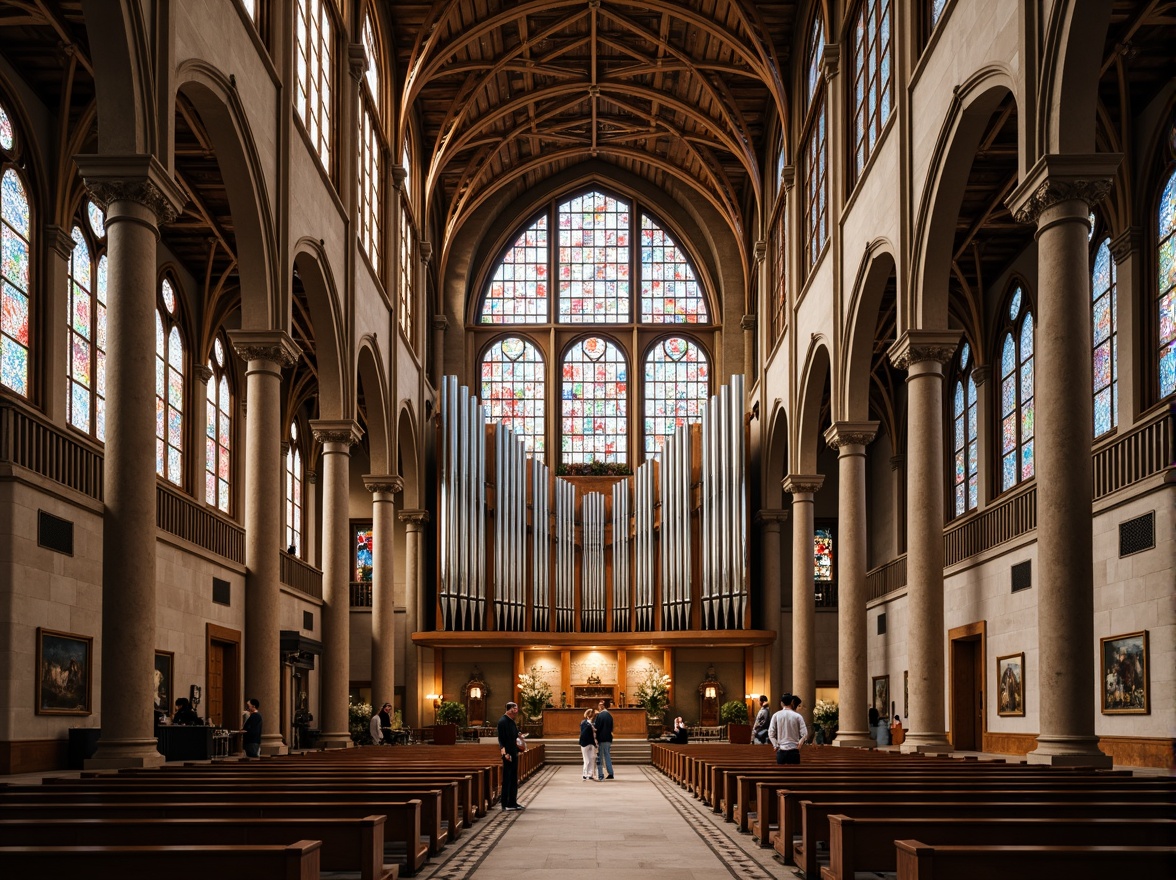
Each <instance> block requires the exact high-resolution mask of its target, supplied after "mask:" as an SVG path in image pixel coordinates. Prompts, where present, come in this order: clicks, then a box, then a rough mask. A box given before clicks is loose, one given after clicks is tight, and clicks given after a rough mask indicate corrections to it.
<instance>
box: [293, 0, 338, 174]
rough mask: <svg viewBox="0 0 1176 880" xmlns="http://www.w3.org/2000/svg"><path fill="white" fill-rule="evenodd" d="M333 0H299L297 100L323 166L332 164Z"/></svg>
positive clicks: (304, 123)
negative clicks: (331, 5) (331, 7)
mask: <svg viewBox="0 0 1176 880" xmlns="http://www.w3.org/2000/svg"><path fill="white" fill-rule="evenodd" d="M330 4H331V0H298V10H297V16H298V18H297V22H296V24H295V28H296V30H297V52H296V53H295V58H294V64H295V67H296V69H297V91H296V92H295V102H296V105H297V108H298V114H299V116H300V117H301V118H302V124H303V125H305V126H306V133H307V134H308V135H310V142H311V143H312V144H313V145H314V148H315V150H316V151H317V152H318V155H319V158H320V159H321V160H322V163H323V167H324V168H326V169H327V170H328V171H329V170H330V168H331V124H332V123H331V120H332V105H331V91H332V83H331V69H332V64H333V62H332V58H331V53H332V40H333V39H334V37H333V33H332V29H333V26H334V25H333V23H332V20H331V10H330Z"/></svg>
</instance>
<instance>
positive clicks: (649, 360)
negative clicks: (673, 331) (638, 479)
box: [644, 336, 710, 456]
mask: <svg viewBox="0 0 1176 880" xmlns="http://www.w3.org/2000/svg"><path fill="white" fill-rule="evenodd" d="M644 390H645V452H646V454H647V455H649V456H652V455H655V454H656V453H658V452H660V451H661V447H662V444H663V443H664V442H665V441H666V438H668V437H670V436H672V435H673V433H674V429H675V428H677V427H679V426H682V425H690V424H694V423H695V422H699V421H701V420H702V412H703V409H704V408H705V407H706V402H707V399H708V398H709V396H710V375H709V371H708V368H707V359H706V353H705V352H704V351H703V350H702V349H701V348H699V347H698V346H697V345H695V344H694V343H693V342H691V341H690V340H689V339H684V338H682V337H680V336H675V337H671V338H669V339H663V340H661V341H660V342H655V343H654V345H653V348H652V349H650V352H649V354H648V356H647V357H646V359H645V389H644Z"/></svg>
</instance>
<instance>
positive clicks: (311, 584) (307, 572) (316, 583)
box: [278, 553, 323, 601]
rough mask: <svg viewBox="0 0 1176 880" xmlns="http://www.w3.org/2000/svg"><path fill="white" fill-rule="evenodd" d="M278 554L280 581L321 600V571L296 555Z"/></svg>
mask: <svg viewBox="0 0 1176 880" xmlns="http://www.w3.org/2000/svg"><path fill="white" fill-rule="evenodd" d="M278 555H279V556H280V557H281V560H282V563H281V578H282V583H283V584H285V585H286V586H287V587H290V589H292V590H297V591H298V592H300V593H305V594H306V595H307V596H310V598H312V599H318V600H319V601H322V598H323V573H322V572H321V571H319V570H318V569H317V568H315V567H314V566H313V565H311V564H310V563H308V562H304V561H303V560H301V559H299V558H298V557H297V556H291V555H290V554H289V553H279V554H278Z"/></svg>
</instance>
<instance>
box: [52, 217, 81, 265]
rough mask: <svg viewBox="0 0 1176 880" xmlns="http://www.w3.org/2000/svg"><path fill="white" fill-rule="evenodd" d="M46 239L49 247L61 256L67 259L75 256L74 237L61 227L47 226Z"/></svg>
mask: <svg viewBox="0 0 1176 880" xmlns="http://www.w3.org/2000/svg"><path fill="white" fill-rule="evenodd" d="M45 238H46V240H47V241H48V242H49V247H51V248H53V250H55V251H56V252H57V253H58V254H59V255H61V256H62V257H64V258H65V259H67V260H68V259H69V258H70V257H71V256H73V249H74V246H75V242H74V240H73V236H72V235H70V234H69V233H68V232H66V231H65V230H64V229H62V228H61V227H60V226H54V225H52V224H46V226H45Z"/></svg>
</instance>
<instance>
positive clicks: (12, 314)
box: [0, 116, 30, 397]
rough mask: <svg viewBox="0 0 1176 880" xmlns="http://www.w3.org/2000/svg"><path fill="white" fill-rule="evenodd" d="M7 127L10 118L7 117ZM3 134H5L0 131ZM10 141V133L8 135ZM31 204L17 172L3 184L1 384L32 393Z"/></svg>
mask: <svg viewBox="0 0 1176 880" xmlns="http://www.w3.org/2000/svg"><path fill="white" fill-rule="evenodd" d="M0 121H2V122H3V123H5V124H7V122H8V117H7V116H4V117H3V119H2V120H0ZM0 132H2V130H0ZM8 137H9V140H11V129H9V132H8ZM29 264H30V244H29V201H28V197H27V196H26V195H25V188H24V184H23V183H22V182H21V179H20V176H19V175H18V174H17V172H16V169H14V168H6V169H5V170H4V176H3V179H2V180H0V272H2V274H3V280H2V281H0V384H3V385H4V386H5V387H7V388H10V389H12V390H13V391H15V392H16V393H17V394H20V395H22V396H25V397H27V396H28V393H29V269H30V266H29Z"/></svg>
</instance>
